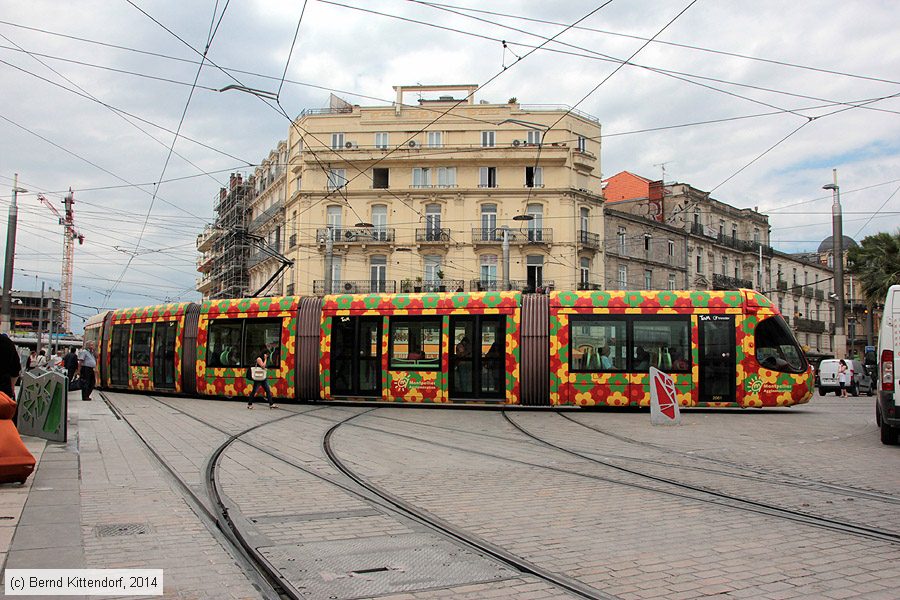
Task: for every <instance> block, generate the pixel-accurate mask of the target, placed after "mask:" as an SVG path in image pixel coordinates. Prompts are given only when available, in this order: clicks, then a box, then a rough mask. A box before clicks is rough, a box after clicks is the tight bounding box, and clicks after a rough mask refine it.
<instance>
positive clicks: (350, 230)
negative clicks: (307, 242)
mask: <svg viewBox="0 0 900 600" xmlns="http://www.w3.org/2000/svg"><path fill="white" fill-rule="evenodd" d="M395 231H396V230H395V229H394V228H393V227H331V228H325V229H316V239H317V240H319V243H320V244H324V243H325V240H326V239H327V238H328V236H329V235H330V236H331V239H332V241H333V242H334V243H335V244H386V243H389V242H393V241H394V240H395V239H396V235H395Z"/></svg>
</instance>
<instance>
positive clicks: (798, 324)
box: [794, 317, 825, 333]
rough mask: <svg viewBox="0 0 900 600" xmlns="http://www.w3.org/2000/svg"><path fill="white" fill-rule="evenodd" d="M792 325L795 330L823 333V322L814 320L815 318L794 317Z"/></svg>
mask: <svg viewBox="0 0 900 600" xmlns="http://www.w3.org/2000/svg"><path fill="white" fill-rule="evenodd" d="M794 327H795V328H796V329H797V331H806V332H809V333H825V322H824V321H816V320H815V319H804V318H803V317H796V318H795V319H794Z"/></svg>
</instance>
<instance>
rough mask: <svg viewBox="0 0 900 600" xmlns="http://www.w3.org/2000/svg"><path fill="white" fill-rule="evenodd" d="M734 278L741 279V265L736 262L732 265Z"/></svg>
mask: <svg viewBox="0 0 900 600" xmlns="http://www.w3.org/2000/svg"><path fill="white" fill-rule="evenodd" d="M734 278H735V279H740V278H741V263H739V262H737V261H735V263H734Z"/></svg>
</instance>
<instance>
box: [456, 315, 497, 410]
mask: <svg viewBox="0 0 900 600" xmlns="http://www.w3.org/2000/svg"><path fill="white" fill-rule="evenodd" d="M505 318H506V317H504V316H502V315H472V316H465V317H451V318H450V395H451V397H455V398H478V399H482V400H489V399H492V398H493V399H497V400H502V399H503V398H504V397H505V392H506V387H505V385H504V383H505V380H506V369H505V360H506V328H505V327H504V322H505V321H504V320H505Z"/></svg>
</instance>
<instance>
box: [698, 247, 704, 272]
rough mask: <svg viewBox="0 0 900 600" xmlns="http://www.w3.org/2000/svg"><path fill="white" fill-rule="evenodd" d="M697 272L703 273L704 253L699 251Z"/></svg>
mask: <svg viewBox="0 0 900 600" xmlns="http://www.w3.org/2000/svg"><path fill="white" fill-rule="evenodd" d="M697 273H703V253H702V252H698V253H697Z"/></svg>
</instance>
